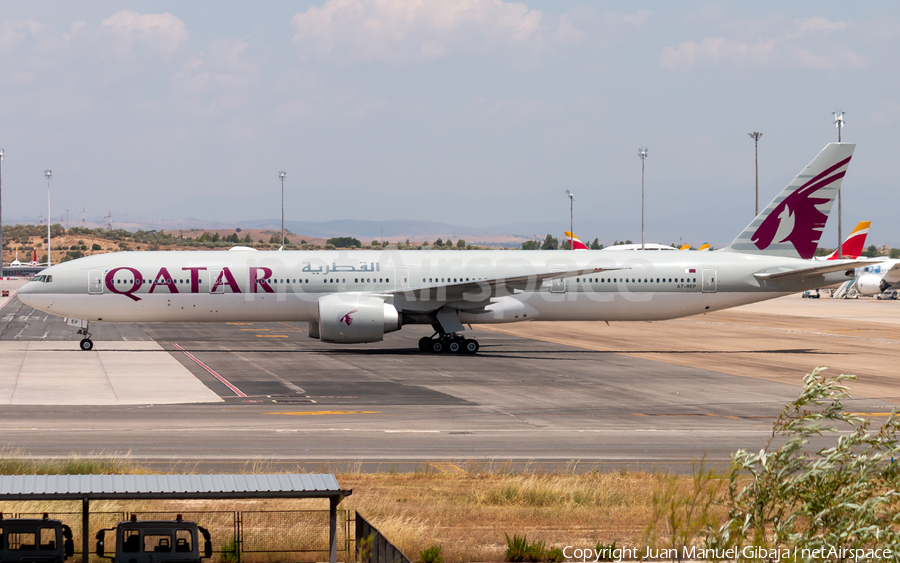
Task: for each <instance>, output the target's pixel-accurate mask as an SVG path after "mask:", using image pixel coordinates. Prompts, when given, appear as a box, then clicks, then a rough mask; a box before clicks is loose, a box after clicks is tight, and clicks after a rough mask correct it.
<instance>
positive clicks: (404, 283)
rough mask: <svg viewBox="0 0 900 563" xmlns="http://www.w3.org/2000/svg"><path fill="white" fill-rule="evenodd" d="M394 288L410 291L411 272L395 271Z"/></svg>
mask: <svg viewBox="0 0 900 563" xmlns="http://www.w3.org/2000/svg"><path fill="white" fill-rule="evenodd" d="M394 283H395V285H394V287H396V288H397V289H409V270H394Z"/></svg>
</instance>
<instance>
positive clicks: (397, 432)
mask: <svg viewBox="0 0 900 563" xmlns="http://www.w3.org/2000/svg"><path fill="white" fill-rule="evenodd" d="M384 432H385V433H386V434H440V433H441V431H440V430H385V431H384Z"/></svg>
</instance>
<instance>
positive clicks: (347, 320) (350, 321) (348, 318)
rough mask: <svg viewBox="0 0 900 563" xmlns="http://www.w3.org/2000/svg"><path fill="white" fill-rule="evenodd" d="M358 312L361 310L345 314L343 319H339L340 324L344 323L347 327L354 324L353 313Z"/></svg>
mask: <svg viewBox="0 0 900 563" xmlns="http://www.w3.org/2000/svg"><path fill="white" fill-rule="evenodd" d="M358 310H359V309H353V310H352V311H349V312H348V313H347V314H345V315H344V316H343V317H341V318H340V319H338V322H339V323H344V324H345V325H347V326H350V325H352V324H353V317H351V316H350V315H352V314H353V313H355V312H357V311H358Z"/></svg>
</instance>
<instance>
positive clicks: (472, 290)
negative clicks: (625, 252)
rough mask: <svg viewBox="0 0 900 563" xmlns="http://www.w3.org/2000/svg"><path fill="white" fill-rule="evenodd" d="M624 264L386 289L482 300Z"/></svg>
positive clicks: (422, 297)
mask: <svg viewBox="0 0 900 563" xmlns="http://www.w3.org/2000/svg"><path fill="white" fill-rule="evenodd" d="M630 269H631V268H628V267H610V268H579V269H576V270H563V271H559V270H557V271H549V272H541V273H536V274H528V275H524V276H511V277H505V278H493V279H487V280H475V281H468V282H456V283H442V284H435V285H429V286H426V287H416V288H411V289H395V290H393V291H389V292H387V293H393V294H399V295H404V296H406V297H407V299H410V300H414V301H429V300H438V301H445V302H451V301H468V300H473V299H474V300H484V299H489V298H491V297H499V296H502V295H512V294H514V293H515V291H516V290H524V289H527V288H530V289H532V290H533V289H536V288H540V286H541V283H542V282H544V281H545V280H555V279H561V278H568V277H572V276H582V275H586V274H596V273H598V272H606V271H610V270H630Z"/></svg>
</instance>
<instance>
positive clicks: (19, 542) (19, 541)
mask: <svg viewBox="0 0 900 563" xmlns="http://www.w3.org/2000/svg"><path fill="white" fill-rule="evenodd" d="M6 538H7V541H8V542H9V544H8V545H9V550H10V551H26V550H29V551H30V550H33V549H34V548H35V543H34V533H33V532H10V533H9V534H8V535H7V536H6Z"/></svg>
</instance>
